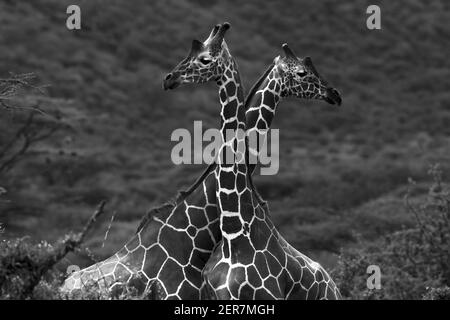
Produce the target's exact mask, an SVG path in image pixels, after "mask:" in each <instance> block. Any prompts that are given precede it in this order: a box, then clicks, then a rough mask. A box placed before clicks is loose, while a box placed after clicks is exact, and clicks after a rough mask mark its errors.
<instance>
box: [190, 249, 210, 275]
mask: <svg viewBox="0 0 450 320" xmlns="http://www.w3.org/2000/svg"><path fill="white" fill-rule="evenodd" d="M210 255H211V253H210V252H202V251H199V250H197V249H194V250H193V252H192V257H191V260H190V261H189V264H190V265H192V266H194V267H196V268H198V269H200V270H203V268H204V267H205V264H206V261H208V259H209V257H210Z"/></svg>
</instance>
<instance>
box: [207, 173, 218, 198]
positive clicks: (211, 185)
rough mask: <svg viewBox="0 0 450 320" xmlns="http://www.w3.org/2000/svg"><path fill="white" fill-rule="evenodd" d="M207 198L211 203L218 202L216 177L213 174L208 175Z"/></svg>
mask: <svg viewBox="0 0 450 320" xmlns="http://www.w3.org/2000/svg"><path fill="white" fill-rule="evenodd" d="M205 186H206V199H207V200H208V203H209V204H216V178H215V176H214V174H213V175H210V176H208V178H207V180H206V181H205ZM204 192H205V191H204Z"/></svg>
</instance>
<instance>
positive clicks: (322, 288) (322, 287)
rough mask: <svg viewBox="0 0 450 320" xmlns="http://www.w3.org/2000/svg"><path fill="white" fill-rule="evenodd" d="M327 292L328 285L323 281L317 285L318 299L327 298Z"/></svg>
mask: <svg viewBox="0 0 450 320" xmlns="http://www.w3.org/2000/svg"><path fill="white" fill-rule="evenodd" d="M326 291H327V284H326V282H324V281H322V282H319V284H318V285H317V298H318V299H320V298H325V297H326Z"/></svg>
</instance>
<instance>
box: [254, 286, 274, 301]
mask: <svg viewBox="0 0 450 320" xmlns="http://www.w3.org/2000/svg"><path fill="white" fill-rule="evenodd" d="M273 299H274V296H272V295H271V294H270V293H269V291H267V290H266V289H264V288H260V289H258V290H256V292H255V300H273Z"/></svg>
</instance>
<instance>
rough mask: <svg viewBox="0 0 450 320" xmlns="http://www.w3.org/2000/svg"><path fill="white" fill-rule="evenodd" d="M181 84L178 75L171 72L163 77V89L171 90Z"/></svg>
mask: <svg viewBox="0 0 450 320" xmlns="http://www.w3.org/2000/svg"><path fill="white" fill-rule="evenodd" d="M180 84H181V81H180V77H179V76H176V75H174V74H173V73H169V74H167V76H166V77H165V78H164V82H163V88H164V90H172V89H175V88H176V87H178V86H179V85H180Z"/></svg>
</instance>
